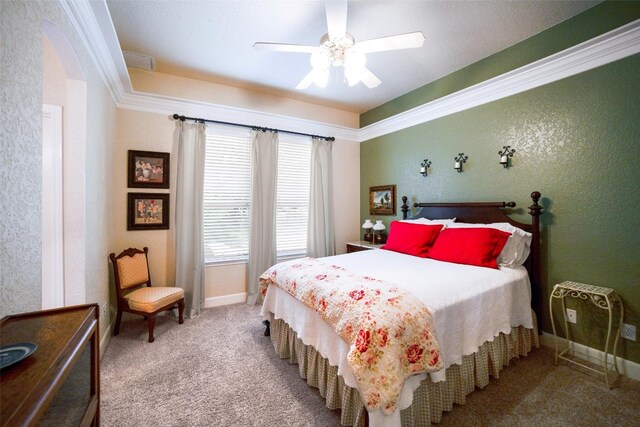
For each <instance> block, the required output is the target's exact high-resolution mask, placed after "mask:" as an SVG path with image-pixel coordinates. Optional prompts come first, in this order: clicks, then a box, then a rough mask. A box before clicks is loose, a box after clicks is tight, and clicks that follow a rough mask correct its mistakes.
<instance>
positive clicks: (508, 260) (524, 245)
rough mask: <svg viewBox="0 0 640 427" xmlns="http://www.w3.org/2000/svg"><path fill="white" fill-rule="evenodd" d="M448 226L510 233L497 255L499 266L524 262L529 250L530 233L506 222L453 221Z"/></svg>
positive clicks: (517, 264)
mask: <svg viewBox="0 0 640 427" xmlns="http://www.w3.org/2000/svg"><path fill="white" fill-rule="evenodd" d="M447 227H448V228H495V229H498V230H502V231H505V232H507V233H511V236H510V237H509V239H507V243H505V245H504V248H502V252H500V255H498V265H499V266H501V267H516V266H519V265H522V264H524V262H525V261H526V260H527V257H528V256H529V252H530V251H531V249H530V248H531V238H532V234H531V233H528V232H526V231H524V230H523V229H521V228H518V227H514V226H513V225H511V224H509V223H508V222H494V223H492V224H471V223H466V222H455V223H452V224H448V225H447Z"/></svg>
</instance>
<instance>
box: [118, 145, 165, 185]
mask: <svg viewBox="0 0 640 427" xmlns="http://www.w3.org/2000/svg"><path fill="white" fill-rule="evenodd" d="M127 165H128V167H127V177H128V183H129V188H169V153H160V152H156V151H136V150H129V161H128V163H127Z"/></svg>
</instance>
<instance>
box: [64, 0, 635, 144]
mask: <svg viewBox="0 0 640 427" xmlns="http://www.w3.org/2000/svg"><path fill="white" fill-rule="evenodd" d="M59 2H60V4H61V6H62V8H63V9H64V11H65V13H66V14H67V16H68V17H69V20H70V21H71V23H72V25H73V27H74V28H75V30H76V32H77V33H78V36H79V37H80V39H81V40H82V42H83V43H84V45H85V47H86V49H87V51H88V52H89V55H90V57H91V59H92V60H93V62H94V64H95V66H96V68H97V69H98V73H99V74H100V76H101V77H102V79H103V81H104V82H105V85H106V86H107V89H108V90H109V93H110V94H111V96H112V98H113V100H114V102H115V103H116V105H117V107H118V108H125V109H131V110H138V111H148V112H154V113H161V114H169V115H170V114H173V113H180V114H185V115H191V116H196V117H207V118H213V119H215V120H221V121H234V122H238V121H243V122H246V123H251V124H255V125H257V126H266V127H278V128H282V129H287V130H292V131H295V132H306V133H315V134H324V135H331V136H335V137H336V138H337V139H338V140H341V139H342V140H351V141H358V142H364V141H368V140H370V139H372V138H376V137H379V136H382V135H386V134H389V133H392V132H397V131H399V130H402V129H406V128H408V127H412V126H416V125H419V124H421V123H425V122H428V121H431V120H435V119H438V118H440V117H444V116H447V115H450V114H454V113H458V112H460V111H464V110H467V109H469V108H473V107H477V106H479V105H483V104H486V103H489V102H492V101H496V100H499V99H502V98H506V97H508V96H511V95H515V94H518V93H521V92H524V91H527V90H530V89H534V88H536V87H540V86H543V85H545V84H548V83H552V82H554V81H558V80H561V79H564V78H567V77H570V76H573V75H576V74H578V73H582V72H584V71H588V70H591V69H593V68H597V67H600V66H602V65H605V64H608V63H610V62H614V61H617V60H620V59H623V58H626V57H628V56H631V55H635V54H637V53H639V52H640V20H636V21H634V22H631V23H629V24H627V25H624V26H622V27H619V28H616V29H614V30H612V31H609V32H608V33H605V34H602V35H600V36H597V37H594V38H593V39H590V40H587V41H585V42H583V43H580V44H578V45H575V46H573V47H570V48H568V49H565V50H563V51H561V52H558V53H555V54H553V55H550V56H548V57H546V58H543V59H540V60H538V61H535V62H532V63H531V64H527V65H525V66H523V67H520V68H518V69H515V70H512V71H509V72H507V73H504V74H501V75H499V76H497V77H494V78H492V79H489V80H486V81H484V82H482V83H478V84H476V85H474V86H470V87H468V88H465V89H462V90H460V91H458V92H455V93H452V94H450V95H447V96H444V97H442V98H438V99H436V100H434V101H431V102H428V103H426V104H423V105H420V106H418V107H415V108H412V109H411V110H407V111H404V112H402V113H398V114H396V115H394V116H392V117H389V118H386V119H384V120H380V121H379V122H376V123H373V124H371V125H369V126H366V127H364V128H360V129H356V128H348V127H344V126H336V125H332V124H330V123H323V122H318V121H312V120H305V119H299V118H295V117H290V116H283V115H277V114H272V113H266V112H263V111H257V110H249V109H244V108H237V107H230V106H225V105H218V104H212V103H207V102H200V101H192V100H186V99H179V98H174V97H168V96H162V95H156V94H150V93H142V92H137V91H134V90H133V87H132V85H131V80H130V79H129V73H128V71H127V67H126V65H125V63H124V57H123V56H122V51H121V49H120V44H119V42H118V38H117V36H116V32H115V28H114V26H113V22H112V21H111V15H110V14H109V9H108V8H107V4H106V2H105V0H95V1H91V2H85V1H78V0H59Z"/></svg>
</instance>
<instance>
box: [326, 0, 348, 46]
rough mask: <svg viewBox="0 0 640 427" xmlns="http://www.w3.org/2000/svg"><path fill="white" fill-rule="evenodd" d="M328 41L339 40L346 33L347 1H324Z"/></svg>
mask: <svg viewBox="0 0 640 427" xmlns="http://www.w3.org/2000/svg"><path fill="white" fill-rule="evenodd" d="M324 8H325V11H326V13H327V29H328V33H329V39H334V38H341V37H344V35H345V34H346V32H347V0H325V2H324Z"/></svg>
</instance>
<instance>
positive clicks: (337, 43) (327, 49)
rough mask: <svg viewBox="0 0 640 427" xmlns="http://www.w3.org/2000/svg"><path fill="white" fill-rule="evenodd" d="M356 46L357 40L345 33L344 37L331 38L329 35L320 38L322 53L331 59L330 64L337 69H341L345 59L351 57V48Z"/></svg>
mask: <svg viewBox="0 0 640 427" xmlns="http://www.w3.org/2000/svg"><path fill="white" fill-rule="evenodd" d="M354 44H355V39H354V38H353V36H352V35H351V34H349V33H345V35H344V37H335V38H333V39H330V38H329V34H325V35H324V36H322V37H321V38H320V48H319V49H320V53H321V54H323V55H324V56H326V57H327V58H329V63H330V64H331V65H333V66H335V67H339V66H341V65H342V64H343V63H344V60H345V58H346V57H347V56H348V55H349V53H350V50H351V48H352V47H353V45H354Z"/></svg>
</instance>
